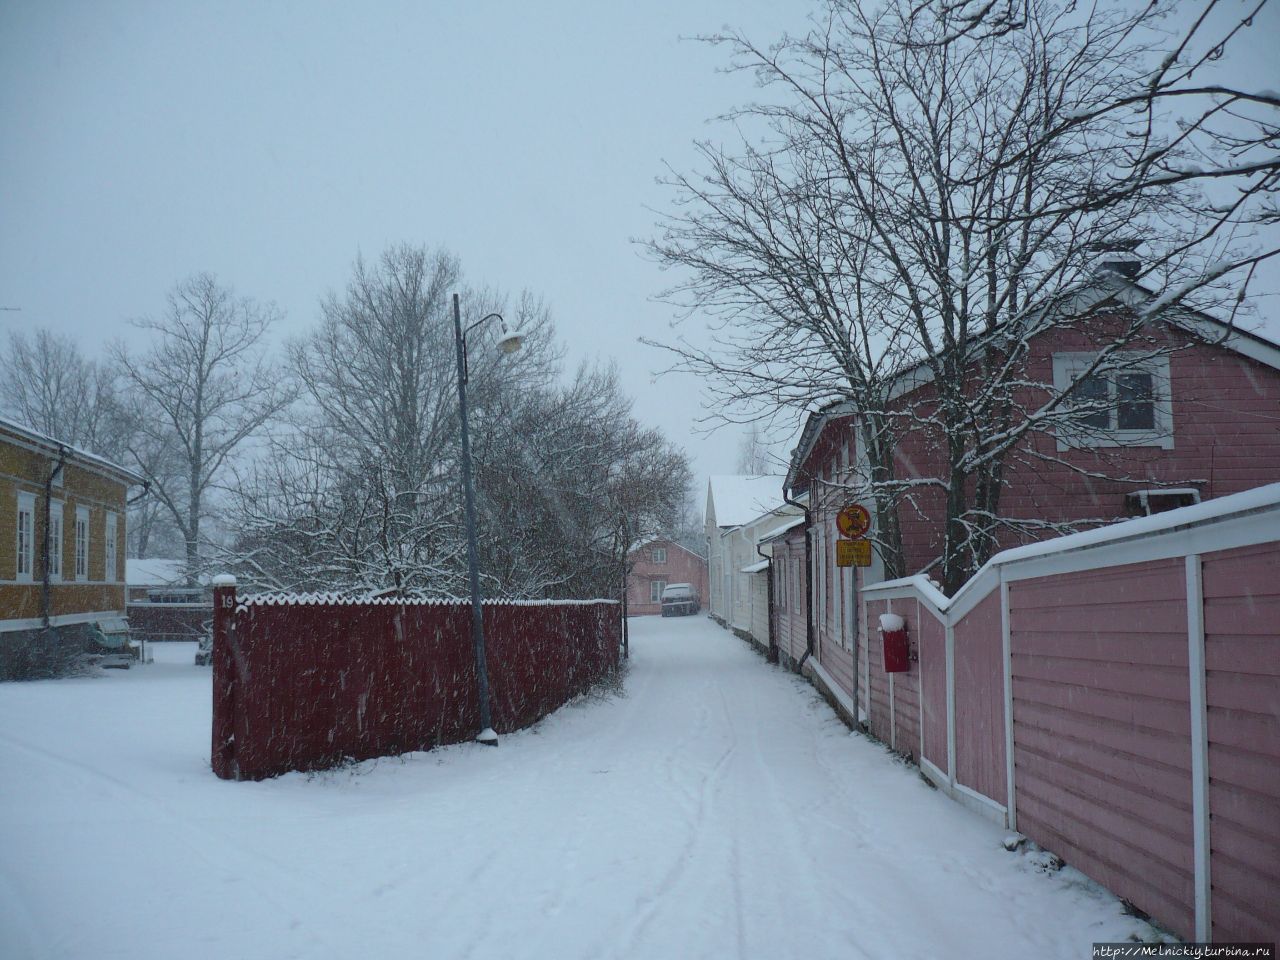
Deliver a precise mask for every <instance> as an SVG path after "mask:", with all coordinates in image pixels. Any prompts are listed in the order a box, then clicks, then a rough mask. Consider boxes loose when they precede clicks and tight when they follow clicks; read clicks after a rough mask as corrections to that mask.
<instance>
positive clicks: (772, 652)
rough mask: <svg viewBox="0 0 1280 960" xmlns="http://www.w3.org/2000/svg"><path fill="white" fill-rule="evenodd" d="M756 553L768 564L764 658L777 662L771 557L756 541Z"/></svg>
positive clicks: (770, 661) (766, 571)
mask: <svg viewBox="0 0 1280 960" xmlns="http://www.w3.org/2000/svg"><path fill="white" fill-rule="evenodd" d="M756 555H757V556H759V557H760V558H761V559H762V560H765V561H768V564H769V565H768V566H767V567H765V568H764V570H765V572H764V575H765V581H764V582H765V587H766V589H767V590H768V596H769V602H768V606H767V614H766V615H767V616H768V618H769V651H768V653H767V655H766V657H765V659H767V660H768V661H769V663H777V662H778V639H777V637H776V636H775V635H774V629H773V617H774V612H775V611H774V603H773V557H771V556H770V555H769V554H767V553H762V552H761V550H760V544H758V543H757V544H756Z"/></svg>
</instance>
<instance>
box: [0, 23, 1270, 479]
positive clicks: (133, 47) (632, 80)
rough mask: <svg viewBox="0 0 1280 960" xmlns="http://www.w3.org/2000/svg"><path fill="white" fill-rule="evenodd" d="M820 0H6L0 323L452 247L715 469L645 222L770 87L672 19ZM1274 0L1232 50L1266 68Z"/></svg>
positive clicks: (283, 285)
mask: <svg viewBox="0 0 1280 960" xmlns="http://www.w3.org/2000/svg"><path fill="white" fill-rule="evenodd" d="M811 9H812V5H811V3H810V2H808V0H732V2H731V0H699V2H673V0H647V2H644V3H631V4H614V3H600V2H598V0H597V2H581V3H570V2H560V0H556V2H550V0H548V2H542V3H527V2H525V3H443V2H439V3H425V2H390V0H380V2H369V3H360V4H356V3H343V4H321V3H314V2H307V3H269V4H267V3H217V4H201V5H196V4H191V3H179V2H173V0H169V2H157V3H124V2H119V3H98V2H85V3H72V2H48V0H40V2H12V0H0V123H2V124H3V126H2V127H0V305H4V306H16V307H21V312H20V313H19V312H0V334H2V333H3V332H4V331H6V330H7V329H10V328H28V327H34V326H46V327H49V328H51V329H53V330H56V331H58V332H63V333H67V334H71V335H73V336H75V337H76V338H78V339H79V340H80V341H81V344H82V346H83V348H84V349H85V351H86V352H87V353H90V354H94V353H96V352H97V350H98V349H99V348H100V347H101V346H102V344H103V343H105V342H106V341H107V340H108V339H111V338H112V337H115V336H124V335H127V334H128V333H129V328H128V327H127V326H126V321H127V320H128V318H130V317H136V316H139V315H143V314H148V313H154V312H158V311H159V310H160V308H161V307H162V305H163V298H164V294H165V292H166V291H167V290H168V289H169V288H170V287H171V286H172V285H173V284H174V283H175V282H176V281H177V280H179V279H181V278H183V277H185V276H187V275H189V274H191V273H193V272H196V271H200V270H209V271H212V272H214V273H216V274H218V276H219V277H220V278H221V279H222V280H223V281H225V282H227V283H229V284H231V285H233V286H234V287H235V288H236V289H237V291H238V292H240V293H242V294H246V295H249V296H252V297H255V298H258V299H262V300H274V301H275V302H276V303H277V304H278V305H279V306H280V307H281V308H282V309H283V310H284V311H285V314H286V322H285V325H284V328H283V329H282V331H281V334H282V335H286V336H288V335H295V334H298V333H301V332H303V331H304V330H306V329H307V328H308V327H309V326H311V325H312V324H313V323H314V322H315V320H316V318H317V301H318V299H319V297H320V296H321V295H322V294H323V293H325V292H326V291H328V290H331V289H338V288H341V287H342V286H343V285H344V284H345V282H346V280H347V278H348V276H349V274H350V268H351V262H352V260H353V259H354V258H355V256H356V255H357V253H361V252H363V253H364V254H365V255H366V256H369V257H376V256H377V255H378V254H379V253H380V252H381V251H382V250H383V249H384V248H386V247H387V246H388V245H390V244H393V243H397V242H401V241H407V242H410V243H415V244H425V245H428V246H435V245H441V246H444V247H447V248H448V249H450V250H452V251H453V252H455V253H457V254H458V255H459V256H460V257H461V258H462V262H463V265H464V267H465V269H466V271H467V274H468V279H470V280H471V281H473V282H477V283H488V284H492V285H495V286H500V287H502V288H505V289H508V290H518V289H520V288H522V287H528V288H530V289H532V290H533V291H535V292H538V293H540V294H542V295H543V296H545V297H546V299H547V300H548V302H549V303H550V304H551V306H552V308H553V311H554V314H555V317H556V321H557V325H558V327H559V331H560V334H561V336H562V337H563V338H564V339H565V340H566V341H567V342H568V344H569V346H570V350H571V353H570V358H571V360H572V361H574V362H576V361H577V360H578V359H582V358H591V357H601V358H617V360H618V363H619V365H620V368H621V370H622V373H623V378H624V383H625V386H626V388H627V389H628V391H629V392H630V393H631V395H632V396H633V397H634V398H635V400H636V412H637V414H638V415H639V417H640V418H641V419H642V420H644V421H646V422H647V423H651V424H654V425H657V426H659V427H661V428H663V429H664V430H665V431H666V432H667V433H668V434H669V436H671V438H672V439H674V440H676V441H678V442H681V443H683V444H684V445H685V446H686V448H687V449H688V450H689V453H690V454H691V455H692V457H693V462H694V467H695V471H696V472H697V473H698V474H700V475H705V474H707V473H713V472H732V470H733V467H734V461H735V460H736V454H737V446H738V442H739V437H740V435H741V434H740V431H738V430H737V429H736V428H731V429H729V430H724V431H720V432H718V433H716V434H714V435H712V436H710V437H707V436H700V435H694V434H692V433H691V431H690V429H689V424H690V423H691V421H692V420H693V419H694V418H695V417H697V416H698V415H699V413H700V409H699V399H698V387H697V384H696V383H694V382H691V381H690V380H688V379H678V378H672V377H667V378H664V379H663V380H661V381H659V382H658V383H656V384H655V383H654V382H653V379H652V374H653V372H654V371H655V370H657V369H658V368H660V367H661V366H662V357H661V356H660V355H658V354H657V353H656V352H655V351H653V350H651V349H650V348H646V347H643V346H641V345H639V344H637V343H636V338H637V337H639V336H641V335H643V334H650V335H655V334H656V335H658V336H661V335H662V334H663V333H664V332H665V331H666V328H667V324H668V323H669V321H670V319H671V315H672V311H671V309H670V308H669V307H667V306H665V305H662V304H659V303H656V302H655V301H653V299H652V298H653V296H654V294H655V293H657V292H658V291H659V290H660V289H661V288H662V286H663V284H664V277H663V275H662V274H661V273H660V272H659V271H658V269H657V268H656V267H655V266H654V265H653V264H651V263H649V262H647V261H646V260H644V259H643V258H642V257H641V256H640V255H639V252H638V250H637V248H636V247H635V245H634V244H633V243H632V242H631V239H632V238H635V237H645V236H648V235H650V234H651V233H652V231H653V224H654V220H655V217H654V214H653V213H652V212H651V211H650V209H649V208H652V207H661V206H663V205H664V204H665V203H666V200H667V195H666V193H665V191H663V190H661V189H659V188H658V187H657V186H656V185H655V184H654V178H655V176H657V175H658V174H660V173H661V172H662V166H663V162H664V161H666V162H670V163H671V164H673V165H674V166H676V167H677V168H681V167H684V168H687V167H689V166H690V165H691V164H692V162H693V156H692V148H691V143H692V141H693V140H694V139H695V138H698V137H705V136H707V135H708V134H709V133H711V132H712V131H711V129H710V128H709V127H708V126H707V125H706V121H707V119H708V118H711V117H713V116H715V115H716V114H717V113H720V112H722V111H724V110H726V109H727V108H729V107H731V106H733V105H735V104H740V103H742V102H743V101H745V100H747V99H749V98H750V97H751V95H752V92H753V91H752V88H751V86H750V84H749V81H748V79H747V78H746V77H743V76H726V75H724V74H722V73H717V72H716V68H717V67H721V66H723V65H724V57H723V53H722V52H719V51H716V50H713V49H710V48H708V47H707V46H705V45H703V44H699V43H696V42H693V41H688V40H682V39H681V38H682V37H688V36H691V35H695V34H699V33H706V32H709V31H714V30H717V29H719V28H720V27H722V26H724V25H732V26H735V27H739V28H742V29H743V30H745V31H747V32H748V33H749V34H750V35H751V36H752V37H755V38H761V39H763V40H765V41H766V42H767V41H768V40H769V39H772V38H775V37H777V36H778V35H779V34H781V32H783V31H784V30H788V29H789V30H791V31H793V32H794V31H799V30H803V28H804V25H805V18H806V16H807V15H808V13H809V11H810V10H811ZM1275 14H1276V11H1275V10H1272V11H1271V12H1270V14H1269V15H1268V21H1267V23H1266V24H1265V25H1260V27H1259V29H1258V30H1257V31H1256V32H1255V36H1254V37H1252V38H1250V39H1249V41H1248V46H1247V47H1245V48H1242V52H1241V53H1239V54H1237V56H1238V57H1239V58H1240V60H1239V65H1240V66H1244V65H1245V64H1246V63H1247V64H1248V65H1249V66H1250V70H1251V72H1257V73H1258V74H1260V75H1261V76H1260V77H1259V83H1260V84H1262V85H1267V84H1271V85H1274V84H1275V83H1276V82H1278V80H1277V74H1280V70H1278V68H1277V66H1276V57H1275V51H1276V49H1280V37H1278V36H1277V34H1278V33H1280V31H1277V29H1276V24H1277V23H1278V22H1280V21H1278V20H1277V17H1276V15H1275ZM1268 47H1269V48H1270V49H1269V51H1268ZM1273 329H1275V328H1273ZM2 342H3V341H2V340H0V343H2Z"/></svg>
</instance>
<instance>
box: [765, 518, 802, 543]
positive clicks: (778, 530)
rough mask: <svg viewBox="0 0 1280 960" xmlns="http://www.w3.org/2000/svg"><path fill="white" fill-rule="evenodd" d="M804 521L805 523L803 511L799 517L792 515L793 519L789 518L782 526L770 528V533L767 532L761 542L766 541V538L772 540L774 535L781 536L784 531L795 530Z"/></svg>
mask: <svg viewBox="0 0 1280 960" xmlns="http://www.w3.org/2000/svg"><path fill="white" fill-rule="evenodd" d="M802 523H804V514H803V513H802V514H800V516H798V517H792V518H791V520H789V521H788V522H787V523H784V524H783V525H782V526H780V527H774V528H773V529H772V530H770V531H769V532H768V533H766V534H765V535H764V536H762V537H761V538H760V542H761V543H764V542H765V541H766V540H772V539H773V538H774V537H780V536H782V535H783V534H784V533H786V532H787V531H788V530H794V529H795V528H796V527H798V526H800V524H802Z"/></svg>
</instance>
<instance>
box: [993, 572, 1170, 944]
mask: <svg viewBox="0 0 1280 960" xmlns="http://www.w3.org/2000/svg"><path fill="white" fill-rule="evenodd" d="M1009 619H1010V630H1011V654H1012V682H1013V738H1014V767H1015V773H1014V777H1015V782H1016V784H1017V821H1018V828H1019V830H1020V831H1021V832H1023V833H1025V834H1026V835H1027V836H1029V837H1031V838H1032V839H1034V840H1036V841H1037V842H1038V843H1041V844H1042V845H1044V846H1046V847H1048V848H1049V849H1051V850H1054V851H1056V852H1057V853H1059V854H1060V855H1061V856H1063V857H1064V858H1065V859H1066V860H1067V861H1068V862H1069V863H1072V864H1073V865H1074V866H1076V867H1078V868H1079V869H1081V870H1083V871H1084V872H1085V873H1087V874H1088V875H1089V876H1091V877H1093V878H1094V879H1096V880H1098V881H1100V882H1101V883H1103V884H1105V885H1106V886H1107V887H1109V888H1110V889H1111V890H1113V891H1115V892H1116V893H1117V894H1119V895H1120V896H1122V897H1125V898H1126V899H1128V900H1129V901H1131V902H1132V903H1134V904H1136V905H1137V906H1138V907H1139V908H1141V909H1143V910H1145V911H1147V912H1148V913H1151V914H1152V915H1154V916H1158V917H1161V918H1162V920H1163V921H1164V922H1166V923H1168V924H1170V925H1171V926H1173V928H1174V930H1175V931H1176V932H1178V933H1179V934H1180V935H1183V936H1188V935H1191V934H1192V933H1193V932H1194V926H1195V904H1194V865H1193V862H1192V824H1191V814H1192V809H1191V800H1192V798H1191V779H1190V770H1191V755H1190V747H1189V736H1190V705H1189V695H1190V694H1189V691H1190V684H1189V679H1188V675H1187V603H1186V577H1185V567H1184V564H1183V562H1182V561H1181V560H1180V559H1177V560H1165V561H1158V562H1151V563H1146V564H1135V565H1130V566H1123V567H1111V568H1108V569H1106V570H1105V571H1100V572H1092V571H1091V572H1086V573H1077V574H1068V575H1064V576H1059V577H1052V578H1043V579H1036V580H1026V581H1018V582H1014V583H1013V584H1011V585H1010V589H1009ZM1122 700H1127V701H1128V702H1129V704H1130V706H1129V708H1128V709H1127V710H1126V708H1125V706H1124V704H1123V703H1122V702H1121V701H1122Z"/></svg>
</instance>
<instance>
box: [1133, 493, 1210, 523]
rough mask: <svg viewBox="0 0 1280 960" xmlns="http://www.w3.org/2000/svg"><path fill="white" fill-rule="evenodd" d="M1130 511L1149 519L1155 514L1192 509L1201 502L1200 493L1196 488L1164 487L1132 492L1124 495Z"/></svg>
mask: <svg viewBox="0 0 1280 960" xmlns="http://www.w3.org/2000/svg"><path fill="white" fill-rule="evenodd" d="M1124 498H1125V502H1126V503H1127V504H1128V506H1129V511H1130V512H1131V513H1133V514H1134V515H1135V516H1139V517H1149V516H1151V514H1153V513H1164V512H1165V511H1166V510H1177V509H1178V508H1179V507H1190V506H1192V505H1193V504H1197V503H1199V502H1200V491H1199V490H1197V489H1196V488H1195V487H1162V488H1160V489H1156V490H1132V491H1130V492H1129V493H1126V494H1125V495H1124Z"/></svg>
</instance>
